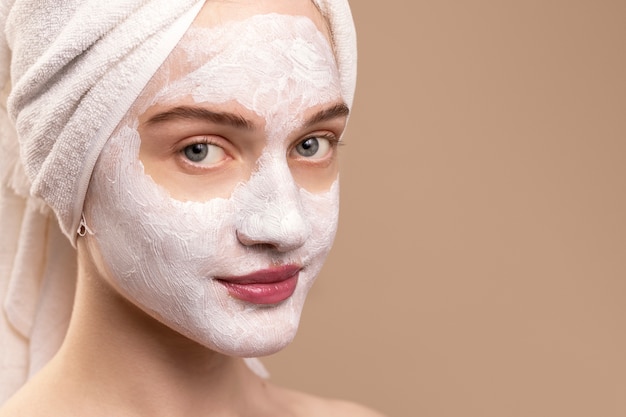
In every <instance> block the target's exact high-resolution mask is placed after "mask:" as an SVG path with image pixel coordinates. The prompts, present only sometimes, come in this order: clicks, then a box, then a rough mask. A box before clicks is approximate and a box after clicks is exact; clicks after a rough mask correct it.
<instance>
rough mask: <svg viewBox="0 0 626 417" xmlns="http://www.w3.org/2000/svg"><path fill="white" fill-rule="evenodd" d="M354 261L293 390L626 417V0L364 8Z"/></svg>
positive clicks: (422, 406) (310, 309) (277, 369)
mask: <svg viewBox="0 0 626 417" xmlns="http://www.w3.org/2000/svg"><path fill="white" fill-rule="evenodd" d="M352 7H353V14H354V16H355V20H356V23H357V29H358V33H359V46H360V62H359V64H360V69H359V86H358V90H357V101H356V105H355V108H354V113H353V117H352V120H351V124H350V126H349V131H348V135H347V138H346V139H347V143H348V145H347V146H345V147H344V148H342V150H341V152H342V153H343V156H342V157H343V166H342V197H343V200H342V213H341V220H340V230H339V234H338V238H337V242H336V245H335V248H334V251H333V253H332V255H331V257H330V259H329V261H328V263H327V265H326V267H325V269H324V272H323V274H322V276H321V277H320V279H319V281H318V282H317V284H316V287H315V288H314V290H313V292H312V294H311V297H310V299H309V302H308V304H307V307H306V309H305V314H304V318H303V322H302V327H301V331H300V333H299V335H298V338H297V339H296V341H295V342H294V344H293V345H292V346H291V347H289V348H288V349H287V350H285V351H284V352H282V353H280V354H278V355H276V356H275V357H272V358H269V359H268V360H266V363H267V364H268V366H269V367H270V370H271V371H272V373H273V375H274V379H275V380H276V381H279V382H281V383H284V384H286V385H290V386H292V387H296V388H300V389H304V390H307V391H310V392H314V393H318V394H322V395H330V396H337V397H343V398H348V399H352V400H356V401H360V402H362V403H365V404H368V405H370V406H372V407H375V408H378V409H380V410H381V411H383V412H385V413H387V414H389V415H390V416H433V417H443V416H446V417H447V416H450V417H452V416H455V417H457V416H463V417H472V416H476V417H479V416H480V417H486V416H494V417H495V416H498V417H501V416H507V417H511V416H568V417H576V416H581V417H582V416H585V417H588V416H603V417H614V416H615V417H617V416H620V417H623V416H626V1H591V0H589V1H579V0H573V1H566V0H563V1H555V0H530V1H529V0H524V1H522V0H518V1H502V0H486V1H444V0H438V1H412V2H409V1H404V0H403V1H400V0H392V1H387V2H384V3H383V2H373V1H364V0H360V1H356V0H353V1H352Z"/></svg>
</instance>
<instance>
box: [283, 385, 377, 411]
mask: <svg viewBox="0 0 626 417" xmlns="http://www.w3.org/2000/svg"><path fill="white" fill-rule="evenodd" d="M282 390H283V395H284V396H285V397H284V398H289V402H290V403H291V406H290V407H289V408H290V409H291V410H292V412H293V415H296V416H302V417H322V416H323V417H386V416H385V415H384V414H381V413H379V412H378V411H375V410H372V409H371V408H368V407H365V406H363V405H360V404H357V403H354V402H350V401H344V400H337V399H329V398H323V397H318V396H315V395H311V394H306V393H303V392H298V391H293V390H287V389H284V388H283V389H282Z"/></svg>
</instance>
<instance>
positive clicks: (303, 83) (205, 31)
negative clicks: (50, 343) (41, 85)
mask: <svg viewBox="0 0 626 417" xmlns="http://www.w3.org/2000/svg"><path fill="white" fill-rule="evenodd" d="M271 3H272V2H258V3H257V2H251V4H250V5H247V6H246V5H239V6H238V7H232V6H230V4H231V3H220V2H208V3H207V5H206V6H205V8H204V9H203V11H202V12H201V14H200V16H199V17H198V19H197V20H196V22H195V24H194V26H193V27H192V29H190V30H189V31H188V33H187V34H186V35H185V37H184V38H183V40H182V41H181V42H180V43H179V45H178V46H177V47H176V49H175V50H174V52H173V53H172V54H171V56H170V57H169V58H168V60H167V61H166V63H165V64H164V65H163V66H162V67H161V68H160V70H159V71H158V73H157V74H156V75H155V77H154V78H153V80H152V81H151V82H150V83H149V84H148V86H147V87H146V89H145V91H144V93H143V95H142V97H141V98H140V99H139V100H137V102H136V103H135V105H134V107H133V108H132V109H131V111H130V112H129V114H128V115H127V117H126V119H125V120H124V121H123V122H122V123H121V124H120V126H119V127H118V129H117V130H116V132H115V133H114V135H113V136H112V137H111V138H110V140H109V141H108V143H107V145H106V147H105V149H104V150H103V152H102V154H101V156H100V159H99V161H98V163H97V165H96V168H95V170H94V173H93V176H92V182H91V184H90V187H89V191H88V195H87V199H86V202H85V217H86V220H87V223H88V224H89V226H90V228H91V229H92V231H93V235H88V237H87V243H88V244H87V248H88V250H89V252H91V255H92V257H93V258H94V259H95V260H96V261H95V263H96V265H97V269H98V271H99V273H100V274H101V275H102V276H103V278H104V279H105V280H106V281H107V282H108V283H109V284H111V286H113V287H114V288H115V289H116V290H117V291H118V292H119V293H120V294H122V295H123V296H124V297H126V298H127V299H129V300H130V301H131V302H133V303H134V304H135V305H137V306H138V307H140V308H141V309H142V310H144V311H145V312H146V313H148V314H149V315H151V316H153V317H154V318H155V319H157V320H159V321H161V322H163V323H165V324H166V325H168V326H169V327H171V328H173V329H175V330H177V331H178V332H180V333H181V334H183V335H185V336H187V337H189V338H190V339H192V340H195V341H197V342H199V343H201V344H203V345H205V346H207V347H209V348H211V349H214V350H216V351H219V352H222V353H226V354H232V355H238V356H258V355H265V354H270V353H273V352H275V351H277V350H279V349H281V348H282V347H284V346H285V345H286V344H287V343H289V342H290V341H291V340H292V338H293V336H294V335H295V331H296V329H297V326H298V322H299V317H300V312H301V309H302V306H303V303H304V299H305V296H306V293H307V292H308V290H309V288H310V287H311V285H312V283H313V280H314V278H315V276H316V275H317V273H318V272H319V270H320V269H321V267H322V263H323V261H324V259H325V257H326V255H327V253H328V251H329V249H330V247H331V244H332V241H333V238H334V235H335V231H336V226H337V215H338V193H339V189H338V180H337V168H338V167H337V149H336V148H337V142H338V140H339V138H340V136H341V134H342V132H343V129H344V126H345V122H346V117H347V112H348V110H347V107H346V105H345V104H344V103H343V101H342V97H341V93H340V86H339V76H338V71H337V68H336V64H335V60H334V56H333V52H332V48H331V46H330V43H329V39H328V36H327V34H325V26H324V24H323V19H322V18H321V17H320V16H319V13H318V12H317V10H316V9H315V8H314V7H313V6H312V5H311V4H310V3H309V2H301V3H299V2H295V3H292V2H288V3H289V4H288V5H282V3H281V2H276V3H277V4H276V5H274V6H275V7H274V9H277V10H265V9H264V10H261V11H262V12H263V13H265V12H271V11H277V12H283V13H289V14H282V13H272V14H256V13H257V12H258V11H259V10H258V9H259V7H261V8H268V7H269V6H268V5H269V4H271ZM297 5H299V9H298V7H296V6H297ZM284 8H288V9H286V10H283V9H284ZM294 8H295V9H294Z"/></svg>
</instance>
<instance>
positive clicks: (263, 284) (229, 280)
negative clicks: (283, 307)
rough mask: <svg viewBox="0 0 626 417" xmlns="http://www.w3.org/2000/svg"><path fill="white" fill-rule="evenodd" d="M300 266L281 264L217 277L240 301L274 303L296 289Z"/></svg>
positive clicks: (285, 297)
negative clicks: (235, 274) (242, 273)
mask: <svg viewBox="0 0 626 417" xmlns="http://www.w3.org/2000/svg"><path fill="white" fill-rule="evenodd" d="M301 269H302V267H300V266H298V265H281V266H276V267H272V268H268V269H263V270H260V271H256V272H252V273H250V274H247V275H241V276H232V277H217V278H216V280H217V281H218V282H219V283H221V284H222V285H224V286H225V287H226V288H227V289H228V293H229V294H230V295H231V296H232V297H234V298H237V299H239V300H241V301H247V302H249V303H253V304H276V303H280V302H281V301H284V300H286V299H287V298H289V297H291V295H292V294H293V293H294V291H295V290H296V285H297V283H298V275H299V273H300V270H301Z"/></svg>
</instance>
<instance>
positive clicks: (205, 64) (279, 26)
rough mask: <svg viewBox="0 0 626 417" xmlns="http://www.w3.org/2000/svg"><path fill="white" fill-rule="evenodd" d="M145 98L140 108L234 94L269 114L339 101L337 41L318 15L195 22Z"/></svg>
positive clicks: (293, 112) (220, 101) (214, 101)
mask: <svg viewBox="0 0 626 417" xmlns="http://www.w3.org/2000/svg"><path fill="white" fill-rule="evenodd" d="M311 7H313V9H314V10H315V11H317V9H315V7H314V6H311ZM222 17H223V16H222ZM143 98H144V99H145V100H146V102H144V103H145V104H144V105H141V106H140V107H141V108H139V109H137V110H139V114H141V113H143V112H144V111H146V110H148V108H150V107H151V106H153V105H157V104H171V105H175V104H178V103H180V102H182V101H187V102H195V103H212V104H224V103H228V102H230V101H233V100H234V101H236V102H238V103H239V104H240V105H242V106H244V107H246V108H247V109H249V110H252V111H253V112H254V113H256V114H258V115H260V116H263V117H266V118H267V117H269V116H270V115H276V114H282V113H284V112H285V111H288V112H289V114H291V115H296V114H300V113H302V112H305V111H306V110H307V109H310V108H312V107H315V106H317V105H320V104H324V103H331V102H337V101H339V100H341V87H340V81H339V71H338V69H337V66H336V60H335V56H334V53H333V50H332V47H331V46H330V44H329V41H328V38H327V37H326V35H324V34H323V33H322V32H321V31H320V30H319V27H318V26H317V25H316V24H315V22H313V21H312V20H311V19H310V18H309V17H306V16H301V15H289V14H278V13H273V12H272V13H270V14H252V15H251V16H244V17H243V18H242V19H231V20H225V19H223V18H222V19H219V24H216V25H194V26H192V27H191V28H190V29H189V30H188V32H187V33H186V34H185V36H184V37H183V39H182V40H181V41H180V42H179V44H178V45H177V46H176V48H175V49H174V51H173V52H172V54H171V55H170V56H169V57H168V59H167V60H166V62H165V63H164V65H163V66H162V67H161V68H160V69H159V70H158V71H157V73H156V74H155V76H154V77H153V79H152V80H151V82H150V83H149V84H148V86H147V88H146V90H145V91H144V95H143Z"/></svg>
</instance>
